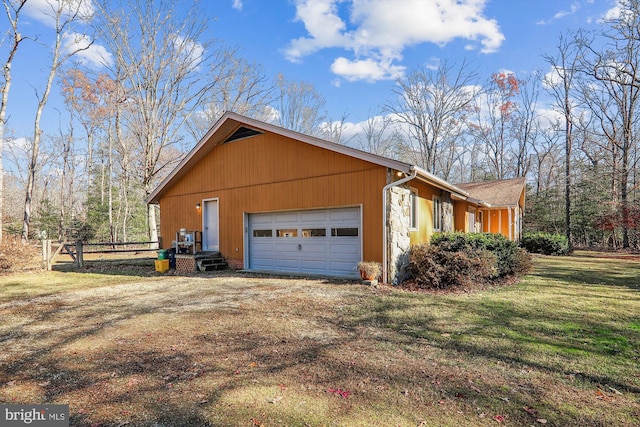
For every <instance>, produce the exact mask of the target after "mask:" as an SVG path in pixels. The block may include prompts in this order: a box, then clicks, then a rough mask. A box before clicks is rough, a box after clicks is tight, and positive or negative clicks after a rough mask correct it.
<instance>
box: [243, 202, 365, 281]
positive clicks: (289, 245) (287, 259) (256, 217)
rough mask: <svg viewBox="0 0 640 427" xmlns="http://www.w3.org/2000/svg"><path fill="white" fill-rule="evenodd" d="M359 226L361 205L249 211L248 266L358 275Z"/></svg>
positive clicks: (287, 270)
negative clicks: (349, 231) (262, 211)
mask: <svg viewBox="0 0 640 427" xmlns="http://www.w3.org/2000/svg"><path fill="white" fill-rule="evenodd" d="M335 228H339V229H340V230H342V231H344V230H345V229H350V230H355V233H347V234H346V235H345V234H344V233H333V235H332V231H333V229H335ZM360 229H361V223H360V208H336V209H326V210H311V211H298V212H274V213H260V214H252V215H249V233H248V238H249V242H248V243H249V268H252V269H261V270H270V271H283V272H300V273H315V274H329V275H338V276H345V277H347V276H348V277H357V274H356V271H355V268H354V267H355V265H356V264H357V263H358V261H360V260H361V254H362V249H361V245H362V243H361V238H360ZM285 234H286V236H287V237H276V236H285ZM265 235H267V236H268V235H271V236H273V237H261V236H265Z"/></svg>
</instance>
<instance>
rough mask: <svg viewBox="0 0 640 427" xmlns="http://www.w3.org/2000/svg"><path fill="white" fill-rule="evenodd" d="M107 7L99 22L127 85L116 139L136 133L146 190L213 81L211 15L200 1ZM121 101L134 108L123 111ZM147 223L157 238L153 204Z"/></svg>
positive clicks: (134, 1)
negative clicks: (205, 15)
mask: <svg viewBox="0 0 640 427" xmlns="http://www.w3.org/2000/svg"><path fill="white" fill-rule="evenodd" d="M107 6H108V5H107V4H105V3H103V4H102V6H101V7H100V20H99V26H100V28H101V29H102V31H103V40H104V42H105V43H106V45H107V46H108V47H109V49H110V51H111V52H112V53H113V55H114V57H115V59H114V61H115V65H114V66H113V67H112V72H113V70H118V71H117V73H114V75H113V76H112V78H113V79H114V80H115V81H116V82H117V84H118V85H119V87H121V88H122V98H121V100H120V101H118V109H117V111H116V114H118V115H120V116H119V118H118V119H117V120H116V138H117V139H118V140H119V144H120V145H121V146H122V147H124V144H125V141H124V138H125V137H130V138H133V142H134V143H135V144H133V145H129V146H128V147H127V148H128V149H133V153H134V154H135V155H136V157H135V158H134V159H135V160H136V161H137V162H138V164H137V165H136V167H135V169H133V170H136V171H139V174H140V176H139V177H138V178H139V180H140V183H141V186H142V190H143V192H144V195H143V196H147V195H149V194H150V193H151V191H152V190H153V187H154V185H156V183H157V181H158V178H159V176H162V175H163V174H164V173H166V172H167V171H168V170H169V168H170V167H171V166H172V165H174V164H175V162H176V161H177V160H179V159H176V158H171V159H167V157H163V156H162V153H163V151H164V150H165V149H166V148H167V147H171V146H174V145H179V144H180V143H182V142H183V137H184V135H183V131H184V130H185V126H184V125H185V124H186V122H187V120H188V119H189V117H190V115H191V114H192V113H193V112H194V111H196V110H198V109H200V108H201V107H202V106H203V105H204V100H205V98H206V95H207V93H209V90H210V89H211V88H212V87H213V86H214V82H212V81H211V79H210V78H209V76H208V75H207V73H206V72H205V70H207V69H209V67H208V64H209V60H210V58H211V52H210V51H209V49H210V48H211V47H212V46H211V43H210V42H209V41H203V40H202V39H203V38H204V36H205V33H206V24H207V21H206V20H205V19H203V18H202V13H200V11H199V10H198V9H197V7H196V5H195V4H194V5H192V6H191V7H190V8H189V9H186V10H184V9H182V8H181V5H180V4H177V3H173V2H170V1H166V0H160V1H153V0H130V1H128V2H127V7H124V8H121V9H118V10H117V11H114V10H110V9H109V8H108V7H107ZM124 104H127V105H131V106H134V107H135V108H128V109H126V110H125V109H124V108H122V107H123V106H124ZM120 123H122V125H125V126H126V134H125V132H124V129H121V128H119V126H120ZM147 224H148V231H149V238H150V239H151V240H152V241H155V240H157V238H158V234H157V233H158V232H157V220H156V207H155V206H151V205H149V206H147Z"/></svg>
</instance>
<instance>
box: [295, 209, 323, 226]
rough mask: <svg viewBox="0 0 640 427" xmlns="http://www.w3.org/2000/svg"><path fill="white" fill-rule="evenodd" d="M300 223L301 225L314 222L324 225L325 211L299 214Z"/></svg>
mask: <svg viewBox="0 0 640 427" xmlns="http://www.w3.org/2000/svg"><path fill="white" fill-rule="evenodd" d="M300 222H302V223H308V222H316V223H318V224H324V223H326V222H327V212H326V211H309V212H301V213H300Z"/></svg>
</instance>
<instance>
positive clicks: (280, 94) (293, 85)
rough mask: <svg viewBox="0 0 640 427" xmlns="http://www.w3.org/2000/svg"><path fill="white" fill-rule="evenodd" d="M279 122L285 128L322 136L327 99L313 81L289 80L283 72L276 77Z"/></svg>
mask: <svg viewBox="0 0 640 427" xmlns="http://www.w3.org/2000/svg"><path fill="white" fill-rule="evenodd" d="M276 90H277V99H276V102H277V104H278V108H277V115H278V117H277V120H276V121H277V123H278V125H279V126H282V127H283V128H286V129H290V130H293V131H296V132H300V133H304V134H307V135H317V136H320V135H321V133H322V128H321V126H322V124H323V123H324V122H325V121H326V118H327V117H326V113H325V112H324V107H325V104H326V100H325V99H324V97H323V96H322V95H320V94H319V93H318V92H317V91H316V89H315V87H313V85H312V84H311V83H307V82H295V81H289V80H287V79H285V78H284V76H283V75H282V74H278V77H277V79H276Z"/></svg>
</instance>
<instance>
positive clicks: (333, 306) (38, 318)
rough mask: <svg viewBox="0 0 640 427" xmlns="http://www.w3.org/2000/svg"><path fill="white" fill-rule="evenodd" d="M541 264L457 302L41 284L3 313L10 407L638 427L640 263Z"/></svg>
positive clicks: (253, 285) (140, 414)
mask: <svg viewBox="0 0 640 427" xmlns="http://www.w3.org/2000/svg"><path fill="white" fill-rule="evenodd" d="M540 260H542V262H540ZM538 261H539V262H538V269H537V270H536V271H535V272H534V274H532V275H531V276H529V277H527V279H526V280H525V281H524V282H523V283H521V284H519V285H516V286H510V287H504V288H497V289H493V290H489V291H485V292H478V293H471V294H458V295H456V294H441V295H439V294H416V293H410V292H404V291H398V290H390V289H386V288H383V289H375V288H370V287H365V286H361V285H357V284H353V283H348V282H331V281H325V280H320V279H313V280H305V279H301V278H277V277H252V276H248V275H243V274H238V273H235V274H234V273H224V274H212V275H209V276H198V277H157V278H150V279H144V280H141V279H139V278H129V281H128V282H124V283H123V282H118V281H115V282H114V281H112V280H113V278H112V277H110V276H108V277H101V276H100V275H90V276H87V279H88V280H87V284H86V286H84V287H83V286H82V284H81V281H78V283H77V284H76V285H68V287H64V286H59V287H55V288H54V289H53V290H51V289H50V288H46V287H43V288H40V287H37V286H36V287H34V288H33V296H28V295H26V294H20V293H17V294H14V295H13V296H12V297H11V298H8V299H5V302H0V318H2V319H3V320H5V319H6V321H4V322H3V323H2V324H0V342H2V344H3V350H5V349H6V351H3V352H2V353H0V402H24V403H27V402H30V403H42V402H54V403H69V404H70V409H71V415H72V425H74V426H121V425H135V426H161V425H162V426H207V425H209V426H233V425H238V426H252V425H254V426H259V425H264V426H273V425H286V426H305V425H306V426H391V425H393V426H396V425H397V426H416V425H423V426H431V425H437V426H447V425H450V426H460V425H465V426H467V425H469V426H485V425H512V426H520V425H542V424H543V422H545V423H546V425H562V426H565V425H590V426H591V425H595V426H597V425H602V426H604V425H619V426H632V425H637V421H638V417H639V416H640V403H639V401H640V374H638V371H637V363H638V359H639V357H640V353H639V350H638V349H639V348H640V321H639V318H638V314H637V307H638V303H639V302H640V297H639V295H638V290H637V288H636V285H635V283H637V282H636V279H637V277H636V278H633V277H634V276H633V275H634V274H636V273H634V272H635V271H637V267H638V265H637V264H629V263H628V261H622V260H598V259H593V258H590V259H583V258H575V257H573V258H563V259H559V258H539V259H538ZM609 262H614V263H615V264H608V263H609ZM603 263H605V264H603ZM63 277H64V276H63ZM69 277H71V278H72V279H73V280H75V277H76V276H75V275H71V276H69ZM102 280H104V281H102ZM118 280H124V279H123V278H120V279H118ZM1 283H2V282H0V291H1V289H2V288H1V286H3V285H2V284H1ZM29 286H31V285H26V286H25V289H24V290H22V291H21V292H26V293H27V294H28V292H29V291H28V289H29ZM46 289H49V291H46Z"/></svg>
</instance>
